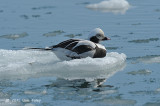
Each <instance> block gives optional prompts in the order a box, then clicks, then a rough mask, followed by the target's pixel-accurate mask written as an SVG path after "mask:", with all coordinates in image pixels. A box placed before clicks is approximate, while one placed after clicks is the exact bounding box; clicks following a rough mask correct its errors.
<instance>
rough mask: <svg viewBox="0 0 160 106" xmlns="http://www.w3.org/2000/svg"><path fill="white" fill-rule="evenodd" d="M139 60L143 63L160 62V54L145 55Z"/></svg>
mask: <svg viewBox="0 0 160 106" xmlns="http://www.w3.org/2000/svg"><path fill="white" fill-rule="evenodd" d="M137 60H138V61H141V62H143V63H160V56H144V57H141V58H138V59H137Z"/></svg>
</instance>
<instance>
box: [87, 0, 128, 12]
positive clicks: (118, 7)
mask: <svg viewBox="0 0 160 106" xmlns="http://www.w3.org/2000/svg"><path fill="white" fill-rule="evenodd" d="M130 7H131V5H130V4H129V3H128V1H126V0H105V1H102V2H100V3H96V4H89V5H87V6H86V8H88V9H92V10H96V11H101V12H113V13H121V14H124V13H125V12H126V11H127V10H128V9H129V8H130Z"/></svg>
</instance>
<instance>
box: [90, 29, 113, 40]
mask: <svg viewBox="0 0 160 106" xmlns="http://www.w3.org/2000/svg"><path fill="white" fill-rule="evenodd" d="M89 40H90V41H92V42H94V43H99V42H100V41H104V40H110V38H108V37H106V36H105V35H104V32H103V31H102V29H100V28H95V29H93V30H92V31H91V33H90V34H89Z"/></svg>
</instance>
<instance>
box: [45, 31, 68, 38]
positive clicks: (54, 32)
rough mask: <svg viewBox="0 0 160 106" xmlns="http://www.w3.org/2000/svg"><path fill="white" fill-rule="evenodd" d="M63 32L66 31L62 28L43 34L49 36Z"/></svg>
mask: <svg viewBox="0 0 160 106" xmlns="http://www.w3.org/2000/svg"><path fill="white" fill-rule="evenodd" d="M62 33H65V32H64V31H61V30H57V31H53V32H48V33H45V34H43V36H46V37H49V36H56V35H60V34H62Z"/></svg>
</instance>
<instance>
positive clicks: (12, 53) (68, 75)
mask: <svg viewBox="0 0 160 106" xmlns="http://www.w3.org/2000/svg"><path fill="white" fill-rule="evenodd" d="M125 60H126V55H125V54H123V53H121V54H119V53H116V52H111V53H108V54H107V55H106V57H104V58H94V59H93V58H90V57H88V58H84V59H75V60H70V61H60V60H59V59H58V58H57V57H56V56H55V54H54V53H53V52H50V51H34V50H3V49H0V80H1V79H26V78H31V77H42V76H51V77H52V76H53V77H58V78H64V79H86V80H94V79H98V78H106V79H107V78H109V77H110V76H112V75H113V74H114V73H116V72H117V71H120V70H122V69H123V68H124V67H125Z"/></svg>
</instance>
